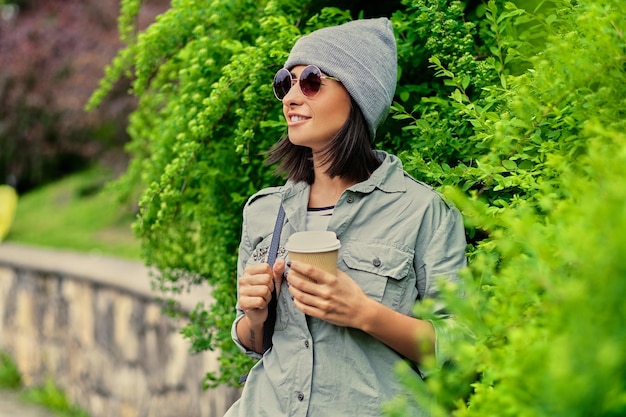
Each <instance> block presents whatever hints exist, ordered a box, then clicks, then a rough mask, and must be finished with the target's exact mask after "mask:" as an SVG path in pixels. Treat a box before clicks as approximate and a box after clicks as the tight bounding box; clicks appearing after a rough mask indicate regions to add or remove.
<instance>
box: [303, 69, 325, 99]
mask: <svg viewBox="0 0 626 417" xmlns="http://www.w3.org/2000/svg"><path fill="white" fill-rule="evenodd" d="M321 87H322V74H321V73H320V70H319V69H318V68H317V67H314V66H308V67H306V68H305V69H304V70H303V71H302V73H301V74H300V89H301V90H302V94H304V95H305V96H307V97H313V96H314V95H316V94H317V93H318V92H319V91H320V88H321Z"/></svg>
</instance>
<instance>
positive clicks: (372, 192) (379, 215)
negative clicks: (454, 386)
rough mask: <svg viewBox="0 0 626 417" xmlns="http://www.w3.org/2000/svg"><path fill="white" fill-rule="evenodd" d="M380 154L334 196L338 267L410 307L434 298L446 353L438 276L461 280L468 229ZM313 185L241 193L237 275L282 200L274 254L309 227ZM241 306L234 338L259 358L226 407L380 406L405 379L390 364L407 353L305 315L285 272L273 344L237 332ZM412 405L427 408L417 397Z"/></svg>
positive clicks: (262, 240) (343, 409)
mask: <svg viewBox="0 0 626 417" xmlns="http://www.w3.org/2000/svg"><path fill="white" fill-rule="evenodd" d="M378 155H379V157H380V159H381V160H382V163H381V165H380V167H379V168H378V169H376V170H375V171H374V172H373V173H372V175H371V176H370V178H369V179H367V180H366V181H363V182H361V183H358V184H356V185H354V186H352V187H350V188H348V189H347V190H346V191H345V192H344V193H343V194H342V195H341V197H340V198H339V200H338V202H337V204H336V206H335V209H334V212H333V215H332V217H331V219H330V223H329V225H328V230H332V231H334V232H335V233H336V234H337V237H338V238H339V240H340V241H341V249H340V251H339V262H338V268H339V269H341V270H342V271H344V272H346V273H347V274H348V275H349V276H350V277H352V278H353V279H354V280H355V281H356V282H357V283H358V284H359V285H360V286H361V288H362V289H363V291H364V292H365V293H366V294H367V296H369V297H371V298H373V299H375V300H377V301H379V302H381V303H383V304H385V305H386V306H388V307H390V308H392V309H394V310H396V311H399V312H401V313H403V314H406V315H409V316H411V315H412V308H413V306H414V304H415V302H416V301H419V300H423V299H425V298H432V299H433V300H434V301H435V303H436V306H437V307H436V309H437V311H438V313H439V315H440V317H441V319H438V320H433V321H431V322H432V323H433V325H434V326H435V331H436V357H437V360H438V362H440V363H442V362H444V361H445V360H446V358H447V357H449V349H450V333H449V332H448V330H447V329H449V328H450V327H452V326H451V325H452V324H453V319H452V318H450V317H447V315H446V312H445V306H444V305H443V304H442V302H441V300H440V299H439V290H438V278H441V277H443V279H446V280H448V281H451V282H456V283H459V284H460V281H459V279H458V276H457V272H458V271H459V269H460V268H462V267H464V266H465V248H466V241H465V233H464V228H463V222H462V219H461V215H460V213H459V211H458V210H456V209H455V208H453V207H451V206H450V205H448V204H447V203H446V202H445V201H444V200H443V199H442V198H441V197H440V196H439V194H437V193H436V192H435V191H434V190H433V189H432V188H431V187H429V186H427V185H425V184H423V183H420V182H418V181H416V180H414V179H412V178H411V177H410V176H409V175H408V174H406V173H405V172H404V171H403V169H402V164H401V162H400V160H399V159H398V158H397V157H395V156H393V155H389V154H386V153H384V152H380V151H378ZM309 190H310V188H309V185H307V184H306V183H303V182H301V183H292V182H287V184H286V185H284V186H283V187H272V188H268V189H264V190H262V191H260V192H258V193H257V194H255V195H254V196H252V197H251V198H250V199H249V201H248V202H247V204H246V206H245V208H244V212H243V230H242V237H241V244H240V249H239V263H238V271H237V272H238V276H241V275H242V274H243V270H244V268H245V267H246V266H247V265H251V264H255V263H259V262H266V260H267V253H268V249H269V246H270V241H271V239H272V232H273V229H274V223H275V219H276V214H277V213H278V208H279V205H280V204H281V203H282V204H283V207H284V209H285V213H286V222H285V225H284V227H283V231H282V234H281V239H280V247H279V252H278V256H279V257H285V256H286V253H285V250H284V244H285V242H286V241H287V239H288V237H289V235H291V234H292V233H294V232H299V231H303V230H305V227H306V214H307V205H308V199H309ZM243 316H244V313H243V311H242V310H241V309H240V308H239V306H238V305H237V317H236V320H235V322H234V323H233V327H232V337H233V340H234V341H235V343H236V344H237V345H238V346H239V347H240V349H241V350H242V351H243V352H245V353H246V354H248V355H250V356H251V357H254V358H259V359H260V360H259V361H258V362H257V363H256V364H255V366H254V367H253V368H252V369H251V371H250V373H249V375H248V379H247V382H246V384H245V386H244V389H243V392H242V396H241V398H240V399H239V400H238V401H237V402H236V403H235V404H234V405H233V407H232V408H231V409H230V410H229V411H228V412H227V414H226V416H228V417H232V416H241V417H244V416H245V417H251V416H267V417H279V416H289V417H305V416H309V417H325V416H329V417H330V416H332V417H336V416H359V417H366V416H380V415H381V405H382V403H383V402H384V401H386V400H388V399H390V398H392V397H393V396H395V395H398V394H402V393H403V392H404V391H403V387H402V386H401V384H400V383H399V382H398V381H397V378H396V376H395V374H394V366H395V364H396V363H397V362H398V361H400V360H402V359H403V358H402V357H401V356H400V355H399V354H398V353H397V352H395V351H394V350H393V349H391V348H389V347H388V346H386V345H385V344H383V343H381V342H379V341H378V340H376V339H375V338H373V337H371V336H370V335H368V334H366V333H364V332H362V331H360V330H357V329H353V328H347V327H340V326H335V325H333V324H330V323H327V322H324V321H322V320H319V319H314V318H311V317H306V316H305V315H304V314H303V313H302V312H300V311H299V310H298V309H297V308H296V307H295V306H294V304H293V301H292V299H291V296H290V294H289V291H288V290H287V283H286V281H284V280H283V287H282V288H281V292H280V296H279V300H278V307H277V319H276V327H275V331H274V335H273V347H272V348H271V349H269V350H268V351H267V352H265V354H264V355H263V356H262V357H261V356H260V355H259V354H257V353H255V352H251V351H248V350H247V349H246V348H245V347H244V346H243V345H242V344H241V342H240V341H239V340H238V338H237V332H236V325H237V322H238V321H239V320H240V319H241V318H242V317H243ZM419 408H420V409H419V410H416V414H415V415H428V405H427V404H420V406H419Z"/></svg>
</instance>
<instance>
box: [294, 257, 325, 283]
mask: <svg viewBox="0 0 626 417" xmlns="http://www.w3.org/2000/svg"><path fill="white" fill-rule="evenodd" d="M289 268H290V269H292V270H294V271H296V272H297V273H298V274H299V275H300V276H304V277H307V278H308V279H309V280H310V281H314V282H320V283H322V282H327V281H328V280H329V277H327V275H328V276H331V277H332V275H331V274H329V273H328V272H326V271H324V270H323V269H319V268H317V267H315V266H313V265H310V264H307V263H303V262H297V261H293V262H291V263H290V264H289Z"/></svg>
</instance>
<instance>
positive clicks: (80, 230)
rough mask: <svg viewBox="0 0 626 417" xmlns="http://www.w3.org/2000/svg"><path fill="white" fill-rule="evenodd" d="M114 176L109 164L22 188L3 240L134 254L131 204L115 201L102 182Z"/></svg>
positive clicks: (136, 253) (135, 256) (126, 255)
mask: <svg viewBox="0 0 626 417" xmlns="http://www.w3.org/2000/svg"><path fill="white" fill-rule="evenodd" d="M113 178H115V177H114V176H113V175H112V174H111V172H110V170H107V169H104V168H99V167H93V168H91V169H89V170H86V171H83V172H80V173H77V174H72V175H69V176H67V177H66V178H64V179H62V180H60V181H56V182H54V183H53V184H48V185H46V186H43V187H40V188H38V189H36V190H33V191H31V192H29V193H27V194H25V195H24V196H22V197H20V199H19V203H18V205H17V210H16V212H15V220H14V223H13V226H12V227H11V229H10V231H9V234H8V235H7V237H6V239H7V241H10V242H14V243H22V244H29V245H36V246H43V247H52V248H62V249H71V250H76V251H81V252H87V253H99V254H105V255H110V256H118V257H122V258H129V259H139V242H138V241H137V240H136V239H135V238H134V236H133V234H132V231H131V230H130V225H131V223H132V221H133V219H134V217H133V215H132V214H131V213H132V212H133V208H132V207H120V206H118V205H117V204H116V196H115V195H114V194H112V193H111V192H110V191H108V190H107V188H106V187H105V184H106V183H107V182H108V181H111V180H112V179H113ZM0 197H1V196H0ZM42 208H44V209H45V210H46V211H47V213H54V215H46V214H42Z"/></svg>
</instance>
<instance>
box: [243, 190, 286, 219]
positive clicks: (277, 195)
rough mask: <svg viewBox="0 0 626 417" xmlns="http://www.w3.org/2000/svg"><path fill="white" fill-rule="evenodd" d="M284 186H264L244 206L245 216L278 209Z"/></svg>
mask: <svg viewBox="0 0 626 417" xmlns="http://www.w3.org/2000/svg"><path fill="white" fill-rule="evenodd" d="M282 188H283V187H268V188H263V189H262V190H260V191H257V192H256V193H254V194H253V195H251V196H250V197H249V198H248V201H246V204H245V206H244V208H243V214H244V217H245V216H251V215H252V216H255V215H258V214H262V213H269V212H274V211H276V210H278V207H279V206H280V204H281V201H282Z"/></svg>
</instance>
